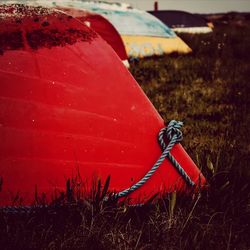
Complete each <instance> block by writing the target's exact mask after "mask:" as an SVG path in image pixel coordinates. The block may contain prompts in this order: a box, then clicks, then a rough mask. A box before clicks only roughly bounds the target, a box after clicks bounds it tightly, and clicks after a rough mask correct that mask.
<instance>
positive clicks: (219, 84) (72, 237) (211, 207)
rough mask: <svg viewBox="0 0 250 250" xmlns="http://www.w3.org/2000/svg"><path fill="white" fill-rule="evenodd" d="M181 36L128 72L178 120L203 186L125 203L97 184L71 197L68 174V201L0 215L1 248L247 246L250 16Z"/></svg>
mask: <svg viewBox="0 0 250 250" xmlns="http://www.w3.org/2000/svg"><path fill="white" fill-rule="evenodd" d="M182 38H183V39H184V40H185V41H186V42H187V43H188V44H189V45H190V46H191V47H192V49H193V53H192V54H190V55H185V56H178V55H171V56H164V57H161V58H151V59H144V60H141V61H139V62H137V63H134V64H133V65H132V67H131V72H132V74H133V75H134V77H135V78H136V79H137V81H138V82H139V83H140V84H141V86H142V88H143V89H144V91H145V92H146V94H147V95H148V97H149V98H150V99H151V101H152V102H153V103H154V105H155V107H156V108H157V109H158V110H159V112H160V113H161V115H162V116H163V117H164V119H165V121H166V122H167V121H169V120H171V119H176V120H182V121H184V123H185V126H184V129H183V133H184V141H183V144H184V146H185V148H186V149H187V151H188V153H189V154H190V155H191V156H192V158H193V159H194V160H195V161H196V163H197V164H198V165H199V166H200V167H201V168H202V171H203V173H204V175H205V176H206V177H207V179H208V181H209V183H210V188H209V189H208V190H207V191H203V192H202V193H201V194H199V195H193V197H183V196H180V195H179V194H177V195H176V194H171V195H166V197H165V199H161V200H159V201H158V202H157V203H156V204H155V205H145V206H144V207H137V208H134V207H129V208H128V207H126V206H123V205H121V206H119V207H117V206H116V204H115V203H105V202H104V201H103V199H102V197H103V196H102V194H101V192H99V191H98V190H99V189H98V188H97V190H96V191H95V192H94V194H93V198H92V199H89V200H88V201H86V200H85V201H81V204H80V205H74V204H75V203H74V202H73V201H72V199H73V198H72V193H73V191H74V184H73V185H72V184H71V185H70V183H69V182H68V187H67V193H66V198H64V199H63V198H62V200H61V201H58V203H60V204H64V203H71V204H72V205H71V206H65V207H59V208H57V209H56V208H53V209H49V210H46V209H45V210H40V211H39V212H38V213H37V214H36V215H0V246H1V248H4V246H6V248H8V249H172V250H175V249H239V250H244V249H250V237H249V236H250V227H249V223H250V170H249V164H248V163H249V160H250V135H249V134H250V127H249V124H250V54H249V51H250V24H249V23H247V22H246V23H241V24H240V25H239V24H237V23H236V24H235V25H234V24H230V26H229V25H218V26H216V27H215V30H214V33H212V34H207V35H195V36H190V35H185V36H182ZM104 193H105V190H104ZM55 207H56V205H55Z"/></svg>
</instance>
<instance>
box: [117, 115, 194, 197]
mask: <svg viewBox="0 0 250 250" xmlns="http://www.w3.org/2000/svg"><path fill="white" fill-rule="evenodd" d="M182 126H183V123H182V122H179V121H175V120H172V121H170V122H169V124H168V126H167V128H162V129H161V130H160V132H159V134H158V142H159V144H160V146H161V149H162V155H161V156H160V157H159V159H158V160H157V162H156V163H155V164H154V166H153V167H152V168H151V169H150V170H149V171H148V172H147V173H146V174H145V175H144V177H143V178H142V179H140V180H139V181H138V182H137V183H135V184H134V185H132V186H131V187H130V188H127V189H125V190H123V191H121V192H119V193H117V194H116V197H117V198H120V197H124V196H127V195H128V194H130V193H131V192H133V191H135V190H137V189H138V188H140V187H141V186H142V185H143V184H145V183H146V182H147V180H149V179H150V178H151V176H152V175H153V174H154V172H155V171H156V170H157V169H158V168H159V166H160V165H161V164H162V162H163V161H164V160H165V158H167V159H168V160H169V161H170V162H171V163H172V165H173V166H174V167H175V168H176V170H177V171H178V172H179V174H180V175H181V177H182V178H183V179H184V180H185V182H186V183H187V185H189V186H194V182H193V181H192V180H191V178H190V177H189V176H188V175H187V173H186V172H185V170H184V169H183V168H182V167H181V166H180V164H179V163H178V162H177V161H176V160H175V158H174V157H173V156H172V155H171V153H170V151H171V149H172V148H173V147H174V145H175V144H177V143H179V142H180V141H182V139H183V136H182V132H181V130H180V128H181V127H182ZM164 137H167V139H168V140H169V143H168V145H166V143H165V140H164Z"/></svg>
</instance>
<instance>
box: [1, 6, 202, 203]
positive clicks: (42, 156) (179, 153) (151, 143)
mask: <svg viewBox="0 0 250 250" xmlns="http://www.w3.org/2000/svg"><path fill="white" fill-rule="evenodd" d="M0 52H1V53H0V138H1V143H0V177H1V180H3V184H2V185H1V191H0V205H1V206H4V205H11V204H12V205H13V203H12V202H13V200H15V198H16V197H19V198H20V197H22V199H21V200H20V199H19V200H18V201H20V203H18V204H19V205H20V204H26V205H28V204H31V203H32V201H33V200H34V193H35V191H36V193H38V195H41V194H42V193H44V194H45V195H46V197H47V200H48V201H50V200H51V199H52V196H53V194H55V192H60V191H62V190H64V189H65V182H66V180H67V178H71V177H72V176H73V177H75V176H77V174H78V173H79V174H80V175H81V177H82V180H83V183H84V184H85V188H86V192H87V193H88V192H90V188H91V183H92V181H93V179H95V178H98V179H102V180H103V181H104V180H105V179H106V178H107V177H108V176H109V175H110V176H111V182H110V186H109V190H110V191H112V192H119V191H122V190H124V189H126V188H129V187H130V186H131V185H133V184H134V183H136V182H137V181H138V180H140V179H141V178H142V177H143V176H144V175H145V174H146V173H147V172H148V171H149V170H150V169H151V167H152V166H153V164H154V163H155V162H156V160H157V159H158V158H159V156H160V155H161V148H160V146H159V145H158V142H157V135H158V132H159V130H160V129H161V128H163V127H164V122H163V120H162V118H161V117H160V115H159V114H158V113H157V111H156V110H155V108H154V107H153V105H152V104H151V103H150V101H149V100H148V98H147V97H146V96H145V94H144V93H143V91H142V90H141V88H140V87H139V85H138V84H137V82H136V81H135V80H134V78H133V77H132V76H131V74H130V73H129V71H128V70H127V69H126V68H125V67H124V66H123V64H122V62H121V60H120V59H119V58H118V56H117V55H116V54H115V53H114V51H113V50H112V49H111V47H110V46H109V45H108V44H107V43H106V42H105V41H104V40H103V39H102V38H101V37H100V36H99V35H98V34H97V33H96V32H94V31H93V30H91V28H89V27H88V26H86V25H84V23H82V22H79V20H76V19H75V18H72V17H70V16H68V15H66V14H64V13H62V12H58V11H56V10H52V9H47V8H43V7H27V6H23V5H7V6H6V5H3V6H0ZM171 153H172V155H173V156H174V157H175V158H176V160H177V161H178V162H179V163H180V164H181V166H182V167H183V168H184V170H185V171H186V173H187V174H188V175H189V176H190V178H191V180H192V181H193V182H194V183H195V184H196V185H198V184H199V183H201V184H202V183H204V182H205V179H204V177H203V176H202V174H201V172H200V170H199V169H198V168H197V167H196V165H195V164H194V162H193V161H192V160H191V159H190V157H189V156H188V155H187V153H186V152H185V151H184V149H183V148H182V146H181V145H180V144H176V145H175V146H174V148H173V149H172V151H171ZM186 189H187V185H186V182H185V181H184V180H183V178H182V177H181V176H180V175H179V173H178V172H177V171H176V169H175V168H174V167H173V165H172V164H171V163H170V162H169V161H168V160H164V162H163V164H162V165H161V166H160V167H159V169H158V170H157V171H156V172H155V174H154V175H153V176H152V177H151V178H150V180H149V181H148V182H146V183H145V184H144V185H143V186H142V187H141V188H139V189H138V190H136V191H135V192H133V193H131V194H130V195H129V197H130V198H131V203H137V202H145V201H146V200H147V199H148V198H149V197H151V196H152V195H153V194H155V193H157V192H160V194H163V193H164V192H171V191H173V190H183V191H185V190H186Z"/></svg>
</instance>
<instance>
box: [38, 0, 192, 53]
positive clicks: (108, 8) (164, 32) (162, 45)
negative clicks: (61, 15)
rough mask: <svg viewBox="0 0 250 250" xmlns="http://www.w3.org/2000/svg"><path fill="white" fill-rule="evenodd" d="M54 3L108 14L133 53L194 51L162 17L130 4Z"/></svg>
mask: <svg viewBox="0 0 250 250" xmlns="http://www.w3.org/2000/svg"><path fill="white" fill-rule="evenodd" d="M38 2H39V3H43V4H44V2H41V1H38ZM45 2H46V1H45ZM53 4H54V6H69V7H74V8H78V9H83V10H90V11H93V12H96V13H98V14H101V15H102V16H104V17H105V18H107V19H108V20H109V21H110V22H111V23H112V24H113V25H114V27H115V28H116V29H117V31H118V32H119V33H120V35H121V37H122V39H123V42H124V44H125V47H126V50H127V54H128V56H129V57H132V58H138V57H146V56H153V55H163V54H169V53H173V52H176V53H189V52H191V49H190V48H189V47H188V45H187V44H186V43H185V42H184V41H183V40H181V39H180V38H179V37H178V36H177V35H176V34H175V33H174V32H173V31H172V30H171V29H170V28H169V27H167V26H166V25H165V24H164V23H162V22H161V21H160V20H159V19H157V18H155V17H154V16H153V15H150V14H149V13H147V12H146V11H142V10H137V9H134V8H132V7H131V6H130V5H127V4H119V3H107V2H87V1H67V0H62V1H60V2H53ZM50 5H51V4H50Z"/></svg>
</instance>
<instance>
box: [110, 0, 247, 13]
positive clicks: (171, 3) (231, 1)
mask: <svg viewBox="0 0 250 250" xmlns="http://www.w3.org/2000/svg"><path fill="white" fill-rule="evenodd" d="M106 1H108V2H127V3H131V4H132V5H133V6H134V7H137V8H140V9H144V10H152V9H153V4H154V0H106ZM158 5H159V9H160V10H161V9H162V10H163V9H175V10H186V11H190V12H195V13H216V12H217V13H218V12H228V11H244V12H250V0H158Z"/></svg>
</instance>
